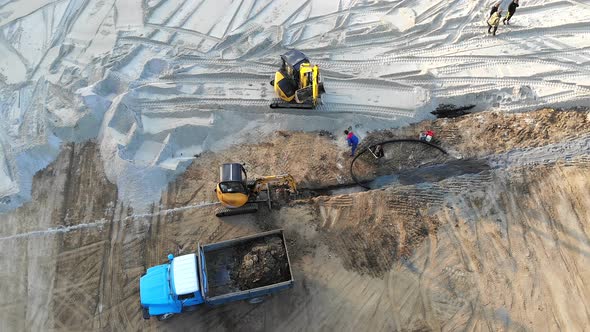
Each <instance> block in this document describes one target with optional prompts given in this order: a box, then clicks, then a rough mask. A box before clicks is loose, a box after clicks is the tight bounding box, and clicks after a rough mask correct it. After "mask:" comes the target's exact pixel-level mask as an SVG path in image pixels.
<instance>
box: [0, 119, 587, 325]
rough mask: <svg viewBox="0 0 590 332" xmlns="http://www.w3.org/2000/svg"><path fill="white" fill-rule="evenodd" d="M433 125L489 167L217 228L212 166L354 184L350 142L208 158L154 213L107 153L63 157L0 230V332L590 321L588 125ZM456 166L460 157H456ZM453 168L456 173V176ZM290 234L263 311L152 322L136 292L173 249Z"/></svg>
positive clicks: (290, 143) (454, 151)
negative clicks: (288, 269) (276, 286)
mask: <svg viewBox="0 0 590 332" xmlns="http://www.w3.org/2000/svg"><path fill="white" fill-rule="evenodd" d="M427 128H432V129H433V130H434V131H435V132H436V134H437V137H438V138H439V139H440V140H441V142H442V143H441V144H442V146H443V147H444V148H445V149H447V150H448V151H449V153H450V156H451V157H452V158H454V159H461V160H474V159H475V160H480V161H483V162H485V163H486V164H487V165H489V168H488V169H485V170H482V171H480V172H475V173H474V172H470V173H469V174H461V175H455V174H456V173H452V174H449V176H447V177H439V178H437V179H436V181H433V182H420V183H416V184H406V185H395V186H389V187H383V188H381V189H377V190H371V191H362V192H351V193H344V194H341V195H331V196H317V197H313V198H308V199H304V200H300V201H296V202H290V203H289V204H287V205H283V206H280V207H279V206H277V207H276V208H275V209H273V210H271V211H268V210H267V209H261V210H260V211H259V212H258V213H257V214H252V215H244V216H232V217H226V218H223V219H220V218H217V217H215V215H214V211H215V209H216V208H217V207H219V205H218V204H217V203H216V199H215V193H214V192H213V189H214V188H215V184H216V182H217V180H218V167H219V165H220V164H222V163H224V162H244V163H245V164H246V168H247V169H248V171H249V173H248V174H249V176H250V177H255V176H262V175H271V174H283V173H290V174H292V175H293V176H294V177H295V179H296V180H297V182H298V184H299V186H300V187H301V188H322V187H330V186H335V185H339V184H350V183H352V180H351V178H350V174H349V164H350V160H351V158H350V157H349V156H348V155H349V150H348V149H346V148H345V143H344V141H343V135H342V134H341V133H333V135H330V134H329V133H326V132H317V133H303V132H275V133H273V134H271V135H270V136H268V137H266V138H264V139H261V140H260V141H259V143H257V144H250V145H241V146H234V147H232V148H229V149H228V150H224V151H218V152H206V153H204V154H202V155H200V156H199V157H198V158H196V159H195V161H194V162H193V163H192V164H191V165H190V166H189V168H188V169H187V170H186V172H185V173H184V174H183V175H181V176H179V177H178V178H177V179H175V180H174V181H173V182H172V183H170V185H169V187H168V189H167V190H166V191H165V192H163V193H162V198H161V200H160V202H158V203H157V204H154V206H153V207H152V209H151V211H150V212H149V213H142V214H137V213H134V211H133V210H132V209H131V208H129V207H128V205H127V204H125V202H121V201H119V200H118V199H117V197H118V195H117V188H116V186H115V185H114V184H111V183H109V182H108V181H107V180H106V178H105V176H104V171H103V165H102V162H101V158H100V156H99V155H98V150H99V149H98V147H97V146H96V145H95V144H94V143H92V142H87V143H83V144H70V145H68V146H65V147H64V149H63V151H62V153H61V154H60V156H59V157H58V159H57V160H56V161H55V162H53V163H52V164H51V165H50V166H48V167H47V168H46V169H44V170H42V171H40V172H39V173H37V175H36V176H35V178H34V179H33V182H34V184H33V193H32V201H31V202H29V203H26V204H25V205H24V206H22V207H20V208H18V209H17V210H15V211H13V212H10V213H7V214H5V215H3V216H2V219H3V220H4V222H2V223H0V250H1V252H2V255H1V256H0V265H1V266H3V267H5V269H4V270H2V271H0V294H2V296H1V297H0V308H1V310H0V330H1V331H27V330H28V331H30V330H32V331H38V330H64V331H65V330H67V331H72V330H76V331H82V330H84V331H89V330H107V331H108V330H111V331H120V330H145V331H150V330H177V331H178V330H181V331H185V330H208V331H223V330H242V331H283V330H285V331H318V330H325V331H327V330H330V331H338V330H340V331H353V330H354V331H359V330H361V331H429V330H435V331H441V330H444V331H451V330H468V331H502V330H511V331H541V330H552V331H558V330H562V331H581V330H584V329H585V328H587V326H588V325H589V324H590V321H589V317H590V312H589V309H590V308H589V305H590V300H589V299H590V264H589V263H590V237H589V235H590V225H589V224H588V221H589V220H590V113H589V111H588V110H571V111H555V110H550V109H546V110H539V111H535V112H528V113H518V114H505V113H488V112H483V113H477V114H473V115H468V116H465V117H461V118H457V119H439V120H435V121H427V122H421V123H419V124H416V125H412V126H409V127H404V128H401V129H396V130H391V131H389V132H378V133H373V134H371V137H365V140H366V141H369V140H380V139H391V138H395V137H412V138H415V137H417V135H418V132H420V131H421V130H424V129H427ZM455 162H457V161H455ZM460 164H461V163H460V161H459V162H458V165H460ZM276 228H283V229H285V236H286V238H287V242H288V243H287V246H288V250H289V256H290V258H291V264H292V271H293V277H294V279H295V286H294V288H293V289H291V290H287V291H284V292H281V293H279V294H276V295H273V296H271V297H269V298H267V299H266V301H264V302H263V303H261V304H248V303H245V302H238V303H232V304H228V305H224V306H221V307H215V308H209V307H205V306H204V307H202V308H199V309H198V310H197V311H194V312H190V313H184V314H182V315H178V316H176V317H173V318H172V319H171V320H170V321H166V322H158V321H156V320H155V319H151V320H149V321H145V320H143V319H142V315H141V310H140V306H139V278H140V276H141V275H142V274H143V273H144V272H145V270H146V268H147V267H150V266H153V265H157V264H161V263H163V262H164V261H165V260H166V255H167V254H168V253H173V254H175V255H181V254H186V253H190V252H194V251H195V249H196V248H197V245H198V244H199V243H211V242H215V241H220V240H225V239H231V238H235V237H239V236H244V235H250V234H253V233H256V232H260V231H264V230H271V229H276Z"/></svg>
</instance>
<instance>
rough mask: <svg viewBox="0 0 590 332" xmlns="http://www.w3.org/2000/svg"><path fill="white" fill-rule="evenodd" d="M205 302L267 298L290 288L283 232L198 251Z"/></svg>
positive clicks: (264, 234) (288, 265)
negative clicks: (265, 296) (271, 294)
mask: <svg viewBox="0 0 590 332" xmlns="http://www.w3.org/2000/svg"><path fill="white" fill-rule="evenodd" d="M199 249H200V250H199V266H200V267H201V268H200V269H199V273H200V274H201V278H200V279H201V283H202V285H201V287H202V289H203V293H204V298H205V302H207V303H209V304H212V305H216V304H222V303H226V302H231V301H237V300H245V299H250V298H254V297H260V296H264V295H268V294H270V293H274V292H277V291H279V290H282V289H285V288H289V287H291V286H292V285H293V277H292V273H291V264H290V261H289V256H288V253H287V246H286V243H285V238H284V235H283V230H275V231H270V232H265V233H260V234H255V235H251V236H246V237H242V238H238V239H232V240H228V241H223V242H218V243H213V244H208V245H203V246H200V248H199Z"/></svg>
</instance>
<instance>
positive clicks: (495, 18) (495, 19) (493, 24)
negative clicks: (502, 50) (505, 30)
mask: <svg viewBox="0 0 590 332" xmlns="http://www.w3.org/2000/svg"><path fill="white" fill-rule="evenodd" d="M500 17H502V9H498V11H497V12H495V13H493V14H492V16H491V17H490V19H489V20H488V33H492V28H494V32H493V35H494V36H495V35H496V31H497V30H498V25H500Z"/></svg>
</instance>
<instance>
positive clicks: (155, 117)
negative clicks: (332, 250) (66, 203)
mask: <svg viewBox="0 0 590 332" xmlns="http://www.w3.org/2000/svg"><path fill="white" fill-rule="evenodd" d="M508 3H509V1H503V4H502V7H503V8H506V7H507V6H508ZM491 4H492V2H491V1H465V0H450V1H438V0H396V1H352V0H350V1H347V0H341V1H336V0H310V1H304V2H297V1H288V0H274V1H271V0H245V1H228V0H202V1H185V0H150V1H141V0H105V1H97V0H61V1H51V0H12V1H11V0H4V1H0V31H1V33H0V93H1V95H2V98H1V99H0V131H1V133H0V145H1V148H0V151H2V154H1V155H0V158H1V159H2V160H0V198H2V201H1V202H0V211H6V210H9V209H12V208H14V207H16V206H18V205H20V204H22V202H24V201H27V200H28V199H30V198H29V197H30V187H28V185H27V184H30V182H31V177H32V175H33V174H34V173H35V172H36V171H37V170H39V169H42V168H43V167H45V166H46V165H47V163H49V162H50V161H51V160H53V159H54V158H55V156H56V155H57V153H58V150H59V144H60V142H69V141H81V140H85V139H89V138H97V139H98V140H99V141H100V146H101V148H102V155H103V158H104V161H105V167H106V169H107V170H106V173H107V176H108V177H109V180H111V181H112V182H113V183H116V184H117V185H118V186H119V189H120V190H119V195H120V198H123V199H126V200H128V201H130V202H131V203H132V205H133V207H134V208H136V209H139V210H141V209H144V208H145V207H146V206H147V204H149V203H150V202H152V201H154V200H157V199H158V197H159V196H160V191H161V190H162V189H163V188H164V187H165V185H166V183H167V182H168V181H169V180H170V179H172V178H173V177H174V176H175V175H176V174H178V173H180V172H181V171H182V170H184V168H185V167H186V165H188V164H189V163H190V161H191V158H194V157H193V156H194V155H196V154H199V153H201V152H203V151H207V150H219V149H222V148H225V147H227V146H229V145H231V144H236V143H240V142H255V141H257V140H258V139H260V137H262V136H263V135H265V134H268V133H270V132H272V131H273V130H277V129H289V130H320V129H324V130H330V131H334V132H336V133H339V132H340V131H341V130H342V129H344V128H347V127H348V126H350V125H353V126H354V127H355V130H356V131H357V132H358V133H359V134H360V135H361V137H362V136H363V135H364V133H366V132H367V131H369V130H373V129H379V128H390V127H396V126H401V125H404V124H407V123H412V122H416V121H419V120H422V119H425V118H429V117H432V116H431V115H430V114H429V112H430V111H431V110H433V108H434V107H436V105H437V104H439V103H447V102H451V103H456V104H467V103H469V104H471V103H473V104H477V105H478V107H477V110H484V109H490V108H491V109H498V110H502V111H507V112H514V111H524V110H530V109H535V108H538V107H540V106H553V107H561V106H569V105H588V104H589V98H590V97H589V96H590V65H589V63H590V29H588V27H589V26H590V4H589V3H588V2H587V1H580V0H558V1H553V0H528V1H527V0H523V1H521V3H520V4H521V7H520V8H518V10H517V12H516V15H515V16H514V18H513V19H512V21H511V25H510V26H505V25H501V26H500V27H499V30H498V35H497V36H496V37H491V36H488V35H487V34H486V33H485V32H486V25H485V20H486V18H487V16H488V12H489V7H490V6H491ZM292 48H295V49H300V50H302V51H303V52H305V53H306V54H307V55H308V57H309V58H310V59H311V60H312V62H314V63H317V64H319V65H320V68H321V69H322V76H323V79H324V81H325V87H326V90H327V93H326V94H325V95H324V98H323V105H321V106H320V107H318V108H317V109H316V110H280V111H276V110H271V109H270V108H269V107H268V104H269V103H270V102H271V101H272V99H273V98H274V96H273V90H272V87H271V86H270V85H269V84H268V82H269V80H270V79H271V76H272V75H273V72H274V70H276V69H277V67H278V65H279V55H280V54H281V53H282V52H284V51H285V50H287V49H292ZM31 160H35V161H34V162H28V161H31ZM228 161H233V160H228ZM146 183H149V185H145V184H146Z"/></svg>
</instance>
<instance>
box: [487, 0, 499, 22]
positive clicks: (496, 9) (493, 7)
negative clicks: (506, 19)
mask: <svg viewBox="0 0 590 332" xmlns="http://www.w3.org/2000/svg"><path fill="white" fill-rule="evenodd" d="M501 3H502V1H498V2H496V3H495V4H494V5H493V6H492V10H490V16H489V17H488V19H489V18H490V17H492V15H494V13H495V12H497V11H498V9H500V4H501Z"/></svg>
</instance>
